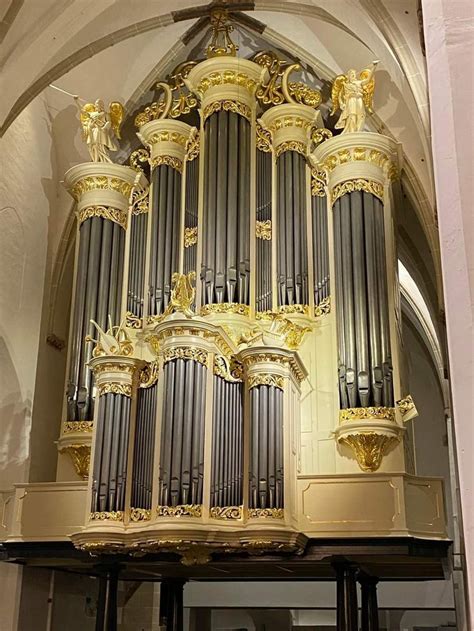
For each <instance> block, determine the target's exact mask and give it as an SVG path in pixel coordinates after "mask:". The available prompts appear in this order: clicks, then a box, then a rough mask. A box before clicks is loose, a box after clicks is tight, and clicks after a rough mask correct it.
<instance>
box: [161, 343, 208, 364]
mask: <svg viewBox="0 0 474 631" xmlns="http://www.w3.org/2000/svg"><path fill="white" fill-rule="evenodd" d="M174 359H191V360H192V361H195V362H199V363H200V364H202V365H203V366H206V367H207V366H208V365H209V353H208V352H207V351H205V350H203V349H202V348H197V347H194V346H174V347H172V348H168V349H166V350H165V351H164V353H163V362H164V363H165V364H166V363H167V362H170V361H173V360H174Z"/></svg>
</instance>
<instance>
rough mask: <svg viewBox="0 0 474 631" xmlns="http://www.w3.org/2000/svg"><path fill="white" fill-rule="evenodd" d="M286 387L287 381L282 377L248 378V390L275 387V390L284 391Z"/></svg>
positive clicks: (261, 376) (258, 376)
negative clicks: (259, 387)
mask: <svg viewBox="0 0 474 631" xmlns="http://www.w3.org/2000/svg"><path fill="white" fill-rule="evenodd" d="M284 385H285V380H284V378H283V377H280V375H271V374H265V375H250V376H249V378H248V388H249V390H251V389H252V388H257V387H258V386H273V387H274V388H278V389H279V390H283V388H284Z"/></svg>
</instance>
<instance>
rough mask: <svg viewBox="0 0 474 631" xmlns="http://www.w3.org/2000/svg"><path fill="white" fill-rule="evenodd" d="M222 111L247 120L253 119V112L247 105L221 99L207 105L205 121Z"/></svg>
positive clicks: (204, 113) (204, 114) (204, 115)
mask: <svg viewBox="0 0 474 631" xmlns="http://www.w3.org/2000/svg"><path fill="white" fill-rule="evenodd" d="M221 110H224V111H226V112H233V113H234V114H239V115H240V116H243V117H244V118H246V119H247V120H250V119H251V117H252V111H251V109H250V107H249V106H248V105H246V104H245V103H241V102H240V101H232V100H230V99H221V100H220V101H213V102H212V103H209V105H206V107H205V108H204V112H203V119H204V120H206V119H207V118H209V116H210V115H211V114H214V112H220V111H221Z"/></svg>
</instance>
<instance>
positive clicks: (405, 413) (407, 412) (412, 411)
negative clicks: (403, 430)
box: [397, 394, 418, 421]
mask: <svg viewBox="0 0 474 631" xmlns="http://www.w3.org/2000/svg"><path fill="white" fill-rule="evenodd" d="M397 408H398V409H399V410H400V415H401V417H402V420H403V421H409V420H411V419H413V418H415V417H416V416H418V410H417V409H416V405H415V402H414V401H413V397H412V396H411V394H408V395H407V396H406V397H404V398H403V399H400V400H399V401H397Z"/></svg>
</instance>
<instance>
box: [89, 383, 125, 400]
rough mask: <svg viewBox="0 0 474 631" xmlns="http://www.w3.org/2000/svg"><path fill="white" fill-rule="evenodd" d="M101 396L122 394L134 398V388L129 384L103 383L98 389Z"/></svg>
mask: <svg viewBox="0 0 474 631" xmlns="http://www.w3.org/2000/svg"><path fill="white" fill-rule="evenodd" d="M97 390H98V393H99V396H100V397H102V396H103V395H104V394H122V395H123V396H124V397H131V396H132V386H131V385H130V384H129V383H121V382H118V381H108V382H107V383H101V384H99V385H98V387H97Z"/></svg>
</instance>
